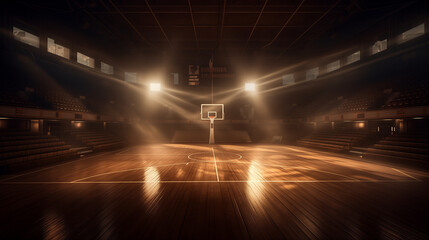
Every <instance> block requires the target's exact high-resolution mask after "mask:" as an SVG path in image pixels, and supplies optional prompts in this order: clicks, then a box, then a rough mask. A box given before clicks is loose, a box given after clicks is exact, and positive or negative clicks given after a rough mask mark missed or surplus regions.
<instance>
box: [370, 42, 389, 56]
mask: <svg viewBox="0 0 429 240" xmlns="http://www.w3.org/2000/svg"><path fill="white" fill-rule="evenodd" d="M386 49H387V39H384V40H381V41H377V42H375V43H374V45H372V54H377V53H379V52H382V51H384V50H386Z"/></svg>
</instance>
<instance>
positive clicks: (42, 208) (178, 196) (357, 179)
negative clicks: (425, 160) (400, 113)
mask: <svg viewBox="0 0 429 240" xmlns="http://www.w3.org/2000/svg"><path fill="white" fill-rule="evenodd" d="M428 177H429V173H428V171H426V170H422V169H416V168H410V167H404V166H397V165H392V164H387V163H378V162H370V161H363V160H361V159H359V158H356V159H353V158H349V157H345V156H341V155H335V154H329V153H323V152H318V151H313V150H310V149H306V148H299V147H294V146H275V145H214V146H210V145H185V144H153V145H143V146H136V147H131V148H126V149H122V150H119V151H115V152H104V153H100V154H97V155H94V156H89V157H83V158H80V159H78V160H75V161H70V162H66V163H62V164H58V165H55V166H50V167H46V168H41V169H36V170H33V171H30V172H26V173H21V174H17V175H9V176H2V177H1V178H0V192H1V194H0V206H1V211H0V239H429V221H428V219H429V217H428V216H429V193H428V189H429V188H428V186H429V184H428Z"/></svg>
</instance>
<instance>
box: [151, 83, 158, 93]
mask: <svg viewBox="0 0 429 240" xmlns="http://www.w3.org/2000/svg"><path fill="white" fill-rule="evenodd" d="M149 90H150V91H151V92H159V91H161V84H160V83H151V84H150V85H149Z"/></svg>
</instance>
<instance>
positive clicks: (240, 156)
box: [188, 152, 243, 162]
mask: <svg viewBox="0 0 429 240" xmlns="http://www.w3.org/2000/svg"><path fill="white" fill-rule="evenodd" d="M206 153H208V152H195V153H191V154H188V159H189V160H193V161H198V162H211V161H207V160H199V159H195V158H193V157H191V156H193V155H197V154H206ZM221 153H228V154H234V155H237V156H238V158H234V159H230V160H220V161H219V160H217V159H216V162H231V161H237V160H241V159H242V158H243V156H242V155H240V154H238V153H232V152H221Z"/></svg>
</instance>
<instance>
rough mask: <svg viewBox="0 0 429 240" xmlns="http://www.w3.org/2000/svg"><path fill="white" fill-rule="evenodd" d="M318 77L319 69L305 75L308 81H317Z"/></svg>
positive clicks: (311, 70)
mask: <svg viewBox="0 0 429 240" xmlns="http://www.w3.org/2000/svg"><path fill="white" fill-rule="evenodd" d="M318 75H319V68H318V67H316V68H312V69H308V70H307V72H306V73H305V79H306V80H313V79H316V78H317V76H318Z"/></svg>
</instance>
